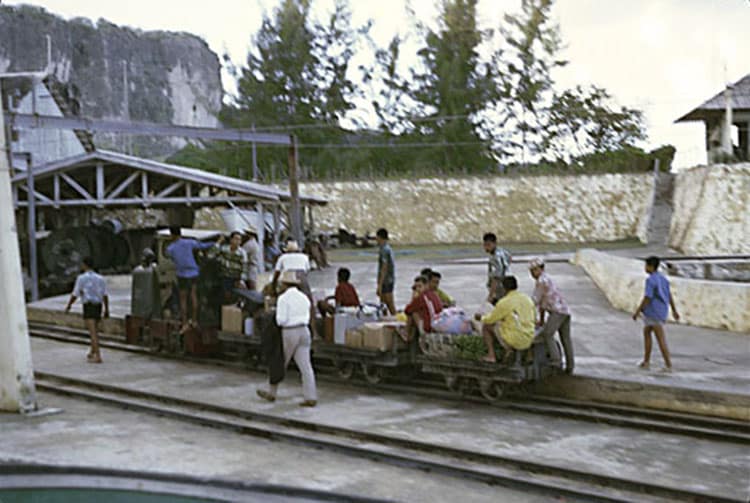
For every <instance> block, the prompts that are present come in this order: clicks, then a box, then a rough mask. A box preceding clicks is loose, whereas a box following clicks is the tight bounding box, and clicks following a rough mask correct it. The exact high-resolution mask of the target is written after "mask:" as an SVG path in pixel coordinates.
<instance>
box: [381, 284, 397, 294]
mask: <svg viewBox="0 0 750 503" xmlns="http://www.w3.org/2000/svg"><path fill="white" fill-rule="evenodd" d="M395 287H396V284H395V282H394V283H388V282H385V283H383V288H381V289H380V293H381V294H383V295H387V294H389V293H393V290H394V289H395Z"/></svg>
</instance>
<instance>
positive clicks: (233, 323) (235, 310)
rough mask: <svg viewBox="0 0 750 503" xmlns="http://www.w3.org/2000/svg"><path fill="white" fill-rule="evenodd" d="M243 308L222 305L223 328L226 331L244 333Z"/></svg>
mask: <svg viewBox="0 0 750 503" xmlns="http://www.w3.org/2000/svg"><path fill="white" fill-rule="evenodd" d="M242 318H243V316H242V309H240V308H239V307H237V306H221V329H222V330H223V331H225V332H234V333H237V334H241V333H242V329H243V327H242V324H243V323H242V321H243V320H242Z"/></svg>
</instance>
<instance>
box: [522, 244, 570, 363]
mask: <svg viewBox="0 0 750 503" xmlns="http://www.w3.org/2000/svg"><path fill="white" fill-rule="evenodd" d="M529 273H530V274H531V277H532V278H534V280H536V285H535V286H534V295H533V298H534V304H536V306H537V308H538V309H539V319H538V321H537V328H539V329H540V332H539V333H540V335H541V336H542V337H543V338H544V341H545V343H546V345H547V352H548V353H549V355H550V358H551V359H552V361H553V363H557V364H559V363H561V361H560V360H561V359H562V355H561V354H560V350H559V349H558V347H557V344H555V332H557V333H559V334H560V342H562V346H563V351H565V372H567V373H568V374H572V373H573V367H574V366H575V362H574V359H573V342H572V341H571V339H570V308H568V304H567V303H566V302H565V299H563V297H562V294H561V293H560V290H559V289H558V288H557V285H556V284H555V283H554V282H553V281H552V278H550V277H549V276H548V275H547V273H546V272H545V271H544V260H542V259H541V258H539V257H535V258H533V259H531V260H530V261H529ZM545 314H546V319H545Z"/></svg>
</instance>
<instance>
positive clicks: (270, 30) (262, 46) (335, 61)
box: [177, 0, 369, 176]
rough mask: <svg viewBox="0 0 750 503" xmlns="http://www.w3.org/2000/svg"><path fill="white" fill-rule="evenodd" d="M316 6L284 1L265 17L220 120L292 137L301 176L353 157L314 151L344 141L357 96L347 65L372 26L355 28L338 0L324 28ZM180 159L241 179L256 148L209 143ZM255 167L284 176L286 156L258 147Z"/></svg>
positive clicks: (237, 72) (298, 0) (305, 1)
mask: <svg viewBox="0 0 750 503" xmlns="http://www.w3.org/2000/svg"><path fill="white" fill-rule="evenodd" d="M311 6H312V2H311V0H282V1H281V2H280V3H279V5H278V6H277V7H276V8H275V9H274V10H273V12H272V14H271V15H266V16H264V18H263V22H262V24H261V27H260V29H259V30H258V32H257V33H256V34H255V36H254V37H253V45H252V48H251V50H250V51H249V53H248V56H247V60H246V63H245V66H244V67H242V68H239V69H238V68H234V69H233V72H234V75H235V76H236V78H237V88H238V91H237V96H236V97H233V99H232V101H231V103H230V104H229V105H227V106H225V108H224V109H223V110H222V112H221V114H220V119H221V121H222V123H223V124H225V125H226V126H227V127H236V128H251V127H255V128H256V129H257V130H259V131H263V130H271V131H273V132H276V133H287V132H288V133H290V134H292V133H293V134H295V135H296V136H297V138H298V142H299V144H300V147H301V148H300V165H301V166H302V167H303V172H308V173H311V174H312V175H315V174H316V173H318V172H320V171H321V170H324V169H326V167H327V166H330V165H331V164H332V163H337V162H340V160H338V159H337V157H338V156H341V157H343V158H346V157H351V155H352V154H356V152H342V151H335V150H331V149H326V148H320V147H317V146H318V145H321V144H327V143H338V142H341V141H342V138H343V137H344V136H345V134H346V132H345V131H343V130H342V128H341V127H340V125H339V121H340V120H341V118H342V117H344V115H345V114H346V113H347V112H348V111H350V110H352V109H353V108H354V104H353V98H354V96H355V95H356V93H357V92H358V90H357V88H356V87H355V85H354V84H353V82H352V81H351V79H350V77H349V66H350V61H351V58H352V56H353V54H354V51H355V49H356V47H357V42H358V39H359V37H360V35H362V34H363V33H366V31H367V30H368V29H369V25H366V26H364V27H361V28H359V29H357V30H355V29H353V28H352V27H351V11H350V9H349V5H348V2H347V1H346V0H337V2H336V3H335V6H334V9H333V12H332V13H331V15H330V16H329V17H328V19H327V20H326V22H317V21H315V20H314V19H313V17H312V15H311ZM225 61H226V58H225ZM177 159H180V160H181V161H182V162H188V163H191V164H193V165H196V164H199V165H208V164H211V162H210V161H211V160H212V159H213V160H214V161H216V162H217V163H218V162H221V163H222V169H223V170H224V171H226V172H228V173H229V174H233V175H238V174H239V175H240V176H242V175H243V174H244V173H248V172H249V166H250V164H251V146H249V145H248V144H240V145H234V144H229V145H228V144H225V143H222V144H211V145H208V146H207V147H206V148H205V149H204V150H203V151H201V150H200V149H197V148H190V149H187V150H186V151H185V152H183V153H182V154H181V155H180V156H179V157H177ZM257 160H258V161H257V162H258V165H259V167H260V169H261V171H262V172H265V173H268V172H269V171H271V170H273V171H274V172H275V173H278V174H281V173H283V172H285V170H286V151H284V150H282V149H278V148H275V147H264V146H261V145H259V146H258V149H257Z"/></svg>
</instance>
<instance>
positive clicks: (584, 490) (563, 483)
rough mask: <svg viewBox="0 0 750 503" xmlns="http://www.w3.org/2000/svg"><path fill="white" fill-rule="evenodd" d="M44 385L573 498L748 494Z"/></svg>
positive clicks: (115, 391) (74, 382) (104, 390)
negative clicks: (687, 487) (718, 492)
mask: <svg viewBox="0 0 750 503" xmlns="http://www.w3.org/2000/svg"><path fill="white" fill-rule="evenodd" d="M37 387H38V388H39V389H41V390H44V391H48V392H52V393H59V394H63V395H67V396H71V397H76V398H83V399H86V400H93V401H98V402H102V403H106V404H108V405H111V406H116V407H122V408H125V409H129V410H135V411H138V412H142V413H148V414H154V415H158V416H163V417H167V418H171V419H176V420H180V421H186V422H190V423H192V424H197V425H201V426H207V427H213V428H220V429H225V430H229V431H232V432H234V433H239V434H244V435H251V436H255V437H260V438H264V439H267V440H276V441H283V442H286V443H290V444H294V445H302V446H306V447H313V448H320V449H325V450H328V451H332V452H336V453H340V454H344V455H347V456H352V457H355V458H360V459H369V460H373V461H377V462H382V463H387V464H390V465H393V466H398V467H402V468H408V469H416V470H422V471H426V472H433V473H438V474H442V475H445V476H451V477H456V478H460V479H469V480H475V481H478V482H484V483H487V484H492V485H498V486H505V487H509V488H513V489H522V490H531V491H533V492H536V493H539V494H543V495H548V496H551V497H562V498H571V499H572V500H574V501H718V502H730V501H731V502H733V501H742V500H741V499H733V498H731V497H726V496H717V495H713V494H706V493H702V492H699V491H692V490H682V489H678V488H675V487H668V486H661V485H656V484H650V483H648V482H644V481H637V480H629V479H624V478H618V477H614V476H609V475H601V474H596V473H589V472H585V471H580V470H573V469H568V468H563V467H559V466H553V465H547V464H542V463H535V462H529V461H523V460H518V459H512V458H508V457H503V456H496V455H491V454H482V453H477V452H473V451H467V450H463V449H457V448H452V447H447V446H438V445H433V444H428V443H424V442H420V441H415V440H408V439H402V438H395V437H390V436H386V435H381V434H377V433H370V432H362V431H357V430H352V429H347V428H340V427H335V426H328V425H323V424H317V423H308V422H304V421H299V420H294V419H288V418H283V417H278V416H273V415H269V414H261V413H255V412H251V411H247V410H241V409H235V408H231V407H221V406H216V405H211V404H206V403H202V402H194V401H190V400H183V399H178V398H174V397H170V396H163V395H157V394H153V393H146V392H141V391H134V390H129V389H125V388H120V387H117V386H110V385H101V384H91V383H89V382H87V381H83V380H79V379H72V378H68V377H62V376H56V375H53V374H45V373H38V375H37Z"/></svg>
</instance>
